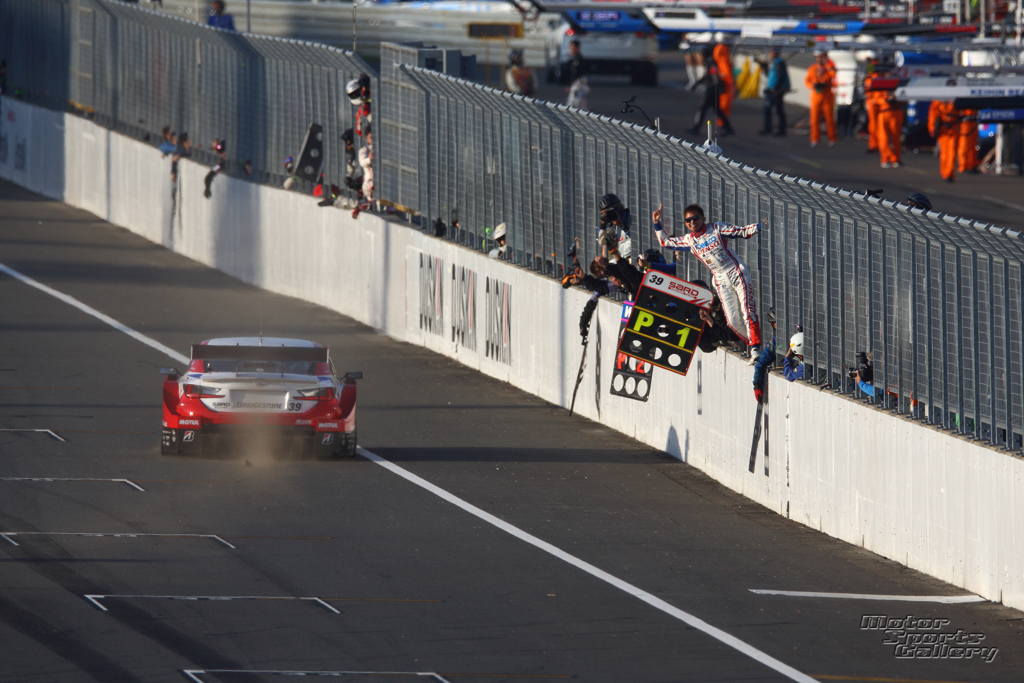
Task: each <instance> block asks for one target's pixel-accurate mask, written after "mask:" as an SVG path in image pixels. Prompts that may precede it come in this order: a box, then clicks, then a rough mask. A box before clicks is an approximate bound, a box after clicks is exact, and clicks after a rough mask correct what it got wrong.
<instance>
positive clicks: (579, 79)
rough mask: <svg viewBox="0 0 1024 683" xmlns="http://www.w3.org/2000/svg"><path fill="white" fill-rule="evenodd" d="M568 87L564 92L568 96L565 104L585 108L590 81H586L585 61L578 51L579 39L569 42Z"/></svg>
mask: <svg viewBox="0 0 1024 683" xmlns="http://www.w3.org/2000/svg"><path fill="white" fill-rule="evenodd" d="M568 69H569V87H568V88H566V89H565V93H566V94H567V95H568V96H569V98H568V100H566V103H565V104H566V106H569V107H576V108H577V109H587V108H588V107H587V94H588V93H589V92H590V83H589V82H588V81H587V62H586V60H585V59H584V58H583V53H582V52H580V41H578V40H573V41H572V42H571V43H569V66H568Z"/></svg>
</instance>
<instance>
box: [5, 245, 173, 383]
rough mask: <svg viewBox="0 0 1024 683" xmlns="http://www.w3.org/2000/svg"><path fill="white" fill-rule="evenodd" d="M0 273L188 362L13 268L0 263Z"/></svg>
mask: <svg viewBox="0 0 1024 683" xmlns="http://www.w3.org/2000/svg"><path fill="white" fill-rule="evenodd" d="M0 272H4V273H7V274H8V275H10V276H11V277H13V278H14V279H15V280H21V281H22V282H24V283H25V284H26V285H29V286H30V287H35V288H36V289H38V290H39V291H41V292H45V293H46V294H49V295H50V296H52V297H54V298H56V299H60V300H61V301H63V302H64V303H66V304H68V305H71V306H74V307H75V308H77V309H78V310H80V311H82V312H83V313H88V314H89V315H91V316H92V317H94V318H96V319H98V320H102V321H103V322H105V323H106V324H108V325H110V326H111V327H113V328H114V329H115V330H117V331H119V332H124V333H125V334H127V335H128V336H129V337H132V338H133V339H135V340H136V341H140V342H142V343H143V344H145V345H146V346H151V347H153V348H154V349H156V350H157V351H160V352H161V353H165V354H167V355H168V356H170V357H171V358H173V359H174V360H176V361H178V362H179V363H185V364H187V363H188V362H189V359H188V358H187V357H186V356H183V355H181V354H180V353H178V352H177V351H175V350H174V349H172V348H170V347H168V346H164V345H163V344H161V343H160V342H158V341H157V340H155V339H152V338H150V337H147V336H146V335H144V334H142V333H141V332H137V331H135V330H133V329H132V328H130V327H128V326H127V325H123V324H121V323H119V322H118V321H116V320H114V319H113V318H111V317H110V316H109V315H106V314H103V313H100V312H99V311H97V310H96V309H95V308H93V307H92V306H88V305H86V304H83V303H82V302H81V301H79V300H78V299H76V298H75V297H73V296H68V295H67V294H64V293H63V292H58V291H57V290H56V289H53V288H52V287H47V286H46V285H44V284H43V283H42V282H38V281H36V280H33V279H32V278H30V277H29V276H27V275H22V274H21V273H19V272H18V271H16V270H14V269H13V268H9V267H7V266H5V265H4V264H2V263H0Z"/></svg>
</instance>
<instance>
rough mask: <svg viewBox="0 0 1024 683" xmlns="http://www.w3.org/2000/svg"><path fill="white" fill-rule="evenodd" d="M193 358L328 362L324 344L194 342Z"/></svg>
mask: <svg viewBox="0 0 1024 683" xmlns="http://www.w3.org/2000/svg"><path fill="white" fill-rule="evenodd" d="M192 360H280V361H285V360H296V361H315V362H317V363H326V362H327V348H326V347H323V346H210V345H209V344H193V345H192Z"/></svg>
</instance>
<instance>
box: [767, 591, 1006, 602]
mask: <svg viewBox="0 0 1024 683" xmlns="http://www.w3.org/2000/svg"><path fill="white" fill-rule="evenodd" d="M750 592H751V593H757V594H758V595H784V596H786V597H790V598H831V599H835V600H887V601H891V602H940V603H945V604H950V605H951V604H956V603H961V602H988V600H986V599H985V598H983V597H981V596H980V595H871V594H869V593H813V592H809V591H773V590H765V589H761V588H751V589H750Z"/></svg>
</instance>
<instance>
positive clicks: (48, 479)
mask: <svg viewBox="0 0 1024 683" xmlns="http://www.w3.org/2000/svg"><path fill="white" fill-rule="evenodd" d="M0 481H34V482H52V481H108V482H115V483H118V484H128V485H129V486H131V487H132V488H133V489H137V490H139V491H142V492H143V493H145V491H146V489H144V488H142V487H141V486H139V485H138V484H136V483H135V482H134V481H131V480H130V479H97V478H94V477H0Z"/></svg>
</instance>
